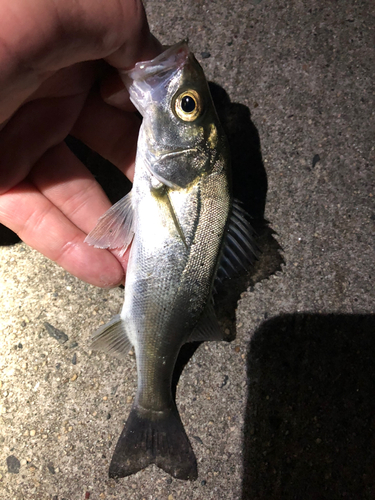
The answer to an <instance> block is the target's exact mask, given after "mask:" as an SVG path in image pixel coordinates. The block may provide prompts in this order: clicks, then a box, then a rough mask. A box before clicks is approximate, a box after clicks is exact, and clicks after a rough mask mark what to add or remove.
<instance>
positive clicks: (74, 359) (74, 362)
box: [72, 353, 77, 365]
mask: <svg viewBox="0 0 375 500" xmlns="http://www.w3.org/2000/svg"><path fill="white" fill-rule="evenodd" d="M76 364H77V354H76V353H74V354H73V357H72V365H76Z"/></svg>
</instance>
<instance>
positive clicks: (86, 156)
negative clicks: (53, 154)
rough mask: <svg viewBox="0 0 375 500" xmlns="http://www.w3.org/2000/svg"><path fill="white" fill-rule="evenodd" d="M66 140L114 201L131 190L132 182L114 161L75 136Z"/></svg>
mask: <svg viewBox="0 0 375 500" xmlns="http://www.w3.org/2000/svg"><path fill="white" fill-rule="evenodd" d="M65 142H66V144H67V146H68V147H69V149H70V150H71V151H72V152H73V153H74V154H75V155H76V156H77V158H78V159H79V160H80V161H81V162H82V163H83V164H84V165H85V166H86V167H87V168H88V169H89V170H90V172H91V173H92V175H93V176H94V177H95V179H96V181H97V182H98V183H99V184H100V185H101V187H102V188H103V190H104V191H105V193H106V195H107V196H108V198H109V199H110V201H111V202H112V203H116V202H117V201H118V200H120V199H121V198H122V197H123V196H125V195H126V194H127V193H128V192H129V191H130V190H131V187H132V183H131V182H130V181H129V179H128V178H127V177H125V175H124V174H123V173H122V172H121V171H120V170H119V169H118V168H117V167H115V165H113V163H111V162H110V161H108V160H106V159H104V158H103V157H102V156H100V155H99V154H98V153H96V152H95V151H93V150H92V149H90V148H89V147H88V146H86V145H85V144H83V143H82V142H81V141H79V140H78V139H76V138H75V137H72V136H68V137H67V138H66V139H65Z"/></svg>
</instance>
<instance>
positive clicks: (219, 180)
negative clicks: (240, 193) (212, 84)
mask: <svg viewBox="0 0 375 500" xmlns="http://www.w3.org/2000/svg"><path fill="white" fill-rule="evenodd" d="M124 81H125V84H126V86H127V88H128V90H129V94H130V99H131V101H132V102H133V104H134V105H135V107H136V108H137V110H138V111H139V112H140V114H141V115H142V117H143V120H142V124H141V127H140V130H139V137H138V144H137V153H136V161H135V174H134V182H133V187H132V190H131V191H130V193H129V194H127V195H126V196H125V197H124V198H122V199H121V200H120V201H118V202H117V203H116V204H115V205H113V206H112V207H111V208H110V209H109V210H108V211H107V212H106V213H105V214H104V215H103V216H102V217H101V218H100V219H99V220H98V223H97V225H96V226H95V228H94V229H93V230H92V231H91V232H90V233H89V235H88V236H87V237H86V242H87V243H89V244H90V245H94V246H95V247H98V248H110V249H115V248H116V249H118V251H119V252H120V254H124V252H125V251H126V250H127V248H128V247H129V245H130V244H131V248H130V254H129V261H128V267H127V270H126V282H125V298H124V304H123V308H122V311H121V314H119V315H116V316H115V317H114V318H112V319H111V320H110V322H109V323H107V324H106V325H104V326H102V327H100V328H99V329H98V330H97V331H96V332H95V333H94V335H93V337H92V340H93V342H92V348H93V349H98V350H102V351H104V352H107V353H110V354H114V355H116V356H118V357H120V358H124V359H125V358H126V357H127V356H128V353H129V350H130V349H131V348H132V349H134V352H135V357H136V364H137V381H138V385H137V392H136V396H135V398H134V403H133V406H132V408H131V411H130V414H129V416H128V419H127V422H126V424H125V427H124V428H123V431H122V433H121V436H120V438H119V440H118V442H117V445H116V447H115V451H114V454H113V457H112V460H111V464H110V467H109V476H110V477H113V478H119V477H125V476H129V475H131V474H134V473H136V472H138V471H139V470H142V469H144V468H146V467H147V466H148V465H149V464H155V465H156V466H158V467H160V468H161V469H163V470H164V471H166V472H167V473H169V474H170V475H171V476H173V477H175V478H178V479H184V480H195V479H196V478H197V476H198V471H197V461H196V457H195V454H194V451H193V448H192V446H191V443H190V441H189V438H188V436H187V434H186V431H185V429H184V426H183V424H182V421H181V418H180V415H179V413H178V410H177V406H176V402H175V400H174V397H173V395H172V387H171V384H172V375H173V371H174V367H175V364H176V360H177V356H178V354H179V352H180V349H181V347H182V346H183V345H184V344H186V343H188V342H193V341H206V340H223V338H224V335H223V332H222V329H221V327H220V324H219V322H218V320H217V317H216V314H215V309H214V295H215V293H216V291H217V287H219V286H220V284H221V283H222V282H223V280H225V279H229V278H231V277H233V276H234V275H236V274H238V272H239V270H240V269H246V268H247V267H248V264H249V262H250V263H251V262H253V260H254V259H255V258H256V254H257V250H256V244H255V242H254V231H253V230H252V227H251V223H250V221H249V218H248V217H247V215H246V213H245V211H244V210H243V209H242V207H241V205H240V203H239V202H238V201H236V200H233V197H232V193H231V166H230V154H229V146H228V142H227V139H226V137H225V133H224V131H223V128H222V126H221V124H220V122H219V119H218V115H217V113H216V110H215V107H214V104H213V101H212V97H211V94H210V91H209V86H208V83H207V80H206V78H205V75H204V72H203V69H202V67H201V66H200V64H199V63H198V61H197V60H196V58H195V57H194V55H193V53H192V52H191V51H190V49H189V47H188V44H187V42H186V41H182V42H180V43H178V44H176V45H173V46H171V47H169V48H167V49H166V50H165V51H164V52H163V53H161V54H160V55H159V56H157V57H156V58H154V59H152V60H150V61H142V62H139V63H137V64H136V65H135V67H134V68H133V69H132V70H130V71H128V72H127V73H126V74H125V76H124Z"/></svg>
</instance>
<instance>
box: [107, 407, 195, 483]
mask: <svg viewBox="0 0 375 500" xmlns="http://www.w3.org/2000/svg"><path fill="white" fill-rule="evenodd" d="M149 464H156V465H157V466H158V467H160V468H162V469H164V470H165V472H168V474H170V475H171V476H173V477H176V478H178V479H190V480H194V479H196V478H197V476H198V473H197V462H196V459H195V455H194V452H193V449H192V447H191V444H190V441H189V439H188V437H187V435H186V432H185V429H184V427H183V425H182V422H181V419H180V416H179V414H178V411H177V408H176V407H175V406H174V407H173V408H171V409H169V410H166V411H165V412H145V411H143V410H141V409H139V408H137V406H133V408H132V410H131V412H130V415H129V418H128V421H127V422H126V425H125V427H124V429H123V431H122V433H121V436H120V439H119V440H118V442H117V445H116V449H115V452H114V454H113V457H112V461H111V465H110V467H109V477H112V478H117V477H125V476H129V475H130V474H134V473H136V472H138V471H139V470H141V469H144V468H145V467H147V466H148V465H149Z"/></svg>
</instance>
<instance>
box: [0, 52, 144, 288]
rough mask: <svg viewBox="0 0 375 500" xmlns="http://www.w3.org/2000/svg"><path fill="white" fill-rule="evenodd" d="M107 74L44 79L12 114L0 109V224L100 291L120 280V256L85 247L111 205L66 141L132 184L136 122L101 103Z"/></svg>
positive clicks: (91, 68) (94, 65)
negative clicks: (73, 140)
mask: <svg viewBox="0 0 375 500" xmlns="http://www.w3.org/2000/svg"><path fill="white" fill-rule="evenodd" d="M107 73H108V69H107V67H106V66H105V64H104V63H103V62H83V63H75V64H72V65H69V66H67V67H66V68H64V69H60V70H57V71H56V70H54V71H48V72H47V73H45V75H44V76H43V78H41V81H40V83H39V84H38V85H36V86H34V88H33V91H32V92H31V93H29V95H27V97H26V99H23V102H24V104H23V105H22V106H21V107H19V104H18V105H17V100H15V109H17V108H18V109H17V111H16V112H13V110H12V109H10V110H9V109H7V106H1V102H0V115H1V112H3V120H4V121H3V125H2V126H1V127H2V129H1V131H0V159H1V160H0V179H1V182H0V194H1V196H0V222H2V223H4V224H5V225H7V226H8V227H10V228H11V229H13V230H14V231H16V232H17V233H18V234H19V236H20V238H21V239H22V240H24V241H25V242H26V243H28V244H30V245H31V246H33V247H34V248H37V249H38V250H39V251H41V252H42V253H43V254H45V255H47V256H48V257H49V258H51V259H53V260H54V261H56V262H57V263H58V264H60V265H61V266H62V267H64V268H65V269H67V270H68V271H69V272H71V273H72V274H74V275H76V276H78V277H79V278H81V279H83V280H85V281H88V282H90V283H93V284H96V285H99V286H110V285H114V284H116V283H119V282H121V281H122V280H123V273H124V271H123V267H125V263H126V256H125V258H123V259H122V262H121V263H120V262H119V260H117V259H116V258H115V257H114V255H112V254H111V253H110V252H108V251H106V250H99V249H95V248H92V247H89V246H88V245H86V244H85V243H84V242H83V240H84V238H85V236H86V234H87V233H88V232H89V231H90V230H91V229H92V228H93V227H94V225H95V223H96V221H97V219H98V217H99V216H100V215H102V214H103V213H104V212H105V211H106V210H107V209H108V208H109V206H110V203H109V201H108V199H107V197H106V196H105V194H104V192H103V191H102V189H101V188H100V186H99V185H98V184H97V182H96V181H95V179H94V178H93V176H92V175H91V174H90V172H89V171H88V170H87V169H86V167H85V166H84V165H83V164H82V163H81V162H80V161H79V160H78V159H77V158H76V157H75V156H74V155H73V154H72V153H71V152H70V151H69V149H68V148H67V147H66V145H65V144H64V139H65V137H66V136H67V135H68V134H70V133H71V134H73V135H75V136H76V137H78V138H79V139H81V140H82V141H83V142H85V143H86V144H87V145H88V146H90V147H91V148H92V149H94V150H95V151H97V152H98V153H100V154H101V155H102V156H104V157H105V158H107V159H109V160H110V161H112V163H114V164H115V165H116V166H117V167H118V168H120V169H121V170H122V171H123V172H124V173H125V174H126V175H127V176H128V177H129V178H131V177H132V173H133V172H132V169H133V164H134V153H135V144H136V138H137V133H138V127H139V119H138V118H137V116H136V115H135V114H134V113H132V112H124V111H120V110H119V109H116V108H114V107H112V106H109V105H108V104H106V103H105V102H104V101H103V99H102V98H101V95H100V93H99V90H98V89H97V85H94V84H95V82H97V81H98V78H99V76H101V77H103V74H104V75H106V74H107ZM109 76H110V75H109ZM0 97H1V94H0ZM22 97H24V96H21V92H20V95H19V99H21V98H22ZM21 102H22V101H21ZM7 103H8V107H9V100H8V101H7ZM12 112H13V113H12ZM4 113H5V116H4ZM7 115H10V117H9V118H8V116H7Z"/></svg>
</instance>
